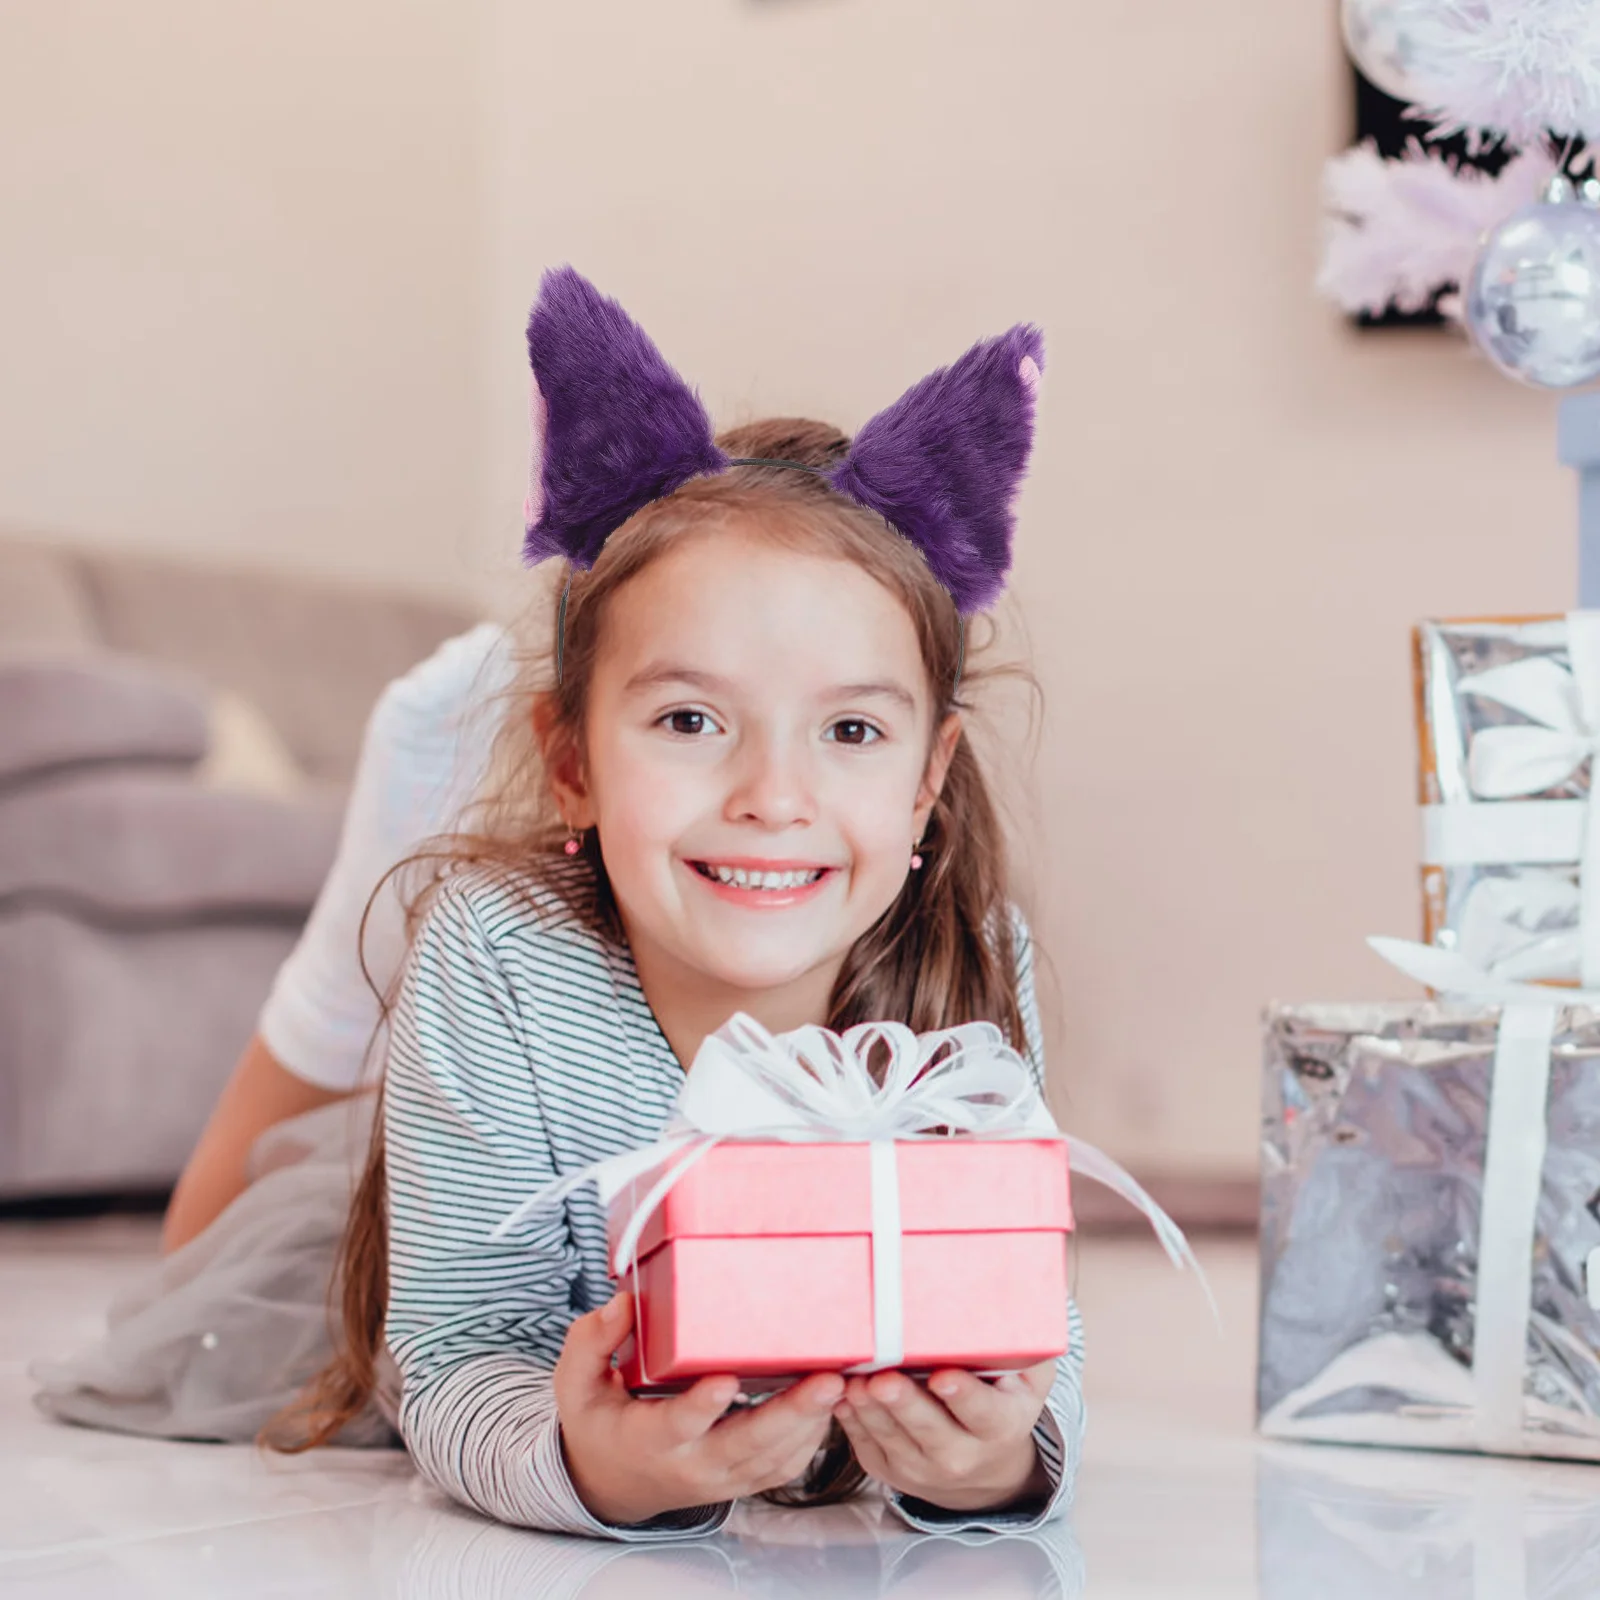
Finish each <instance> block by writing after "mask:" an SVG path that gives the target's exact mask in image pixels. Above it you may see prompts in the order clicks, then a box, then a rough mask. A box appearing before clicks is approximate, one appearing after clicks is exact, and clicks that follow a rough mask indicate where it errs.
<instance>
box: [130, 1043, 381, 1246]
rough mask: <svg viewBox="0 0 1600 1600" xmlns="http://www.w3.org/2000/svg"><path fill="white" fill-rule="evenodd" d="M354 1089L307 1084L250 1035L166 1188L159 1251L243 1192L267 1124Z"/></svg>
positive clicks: (184, 1239)
mask: <svg viewBox="0 0 1600 1600" xmlns="http://www.w3.org/2000/svg"><path fill="white" fill-rule="evenodd" d="M354 1093H355V1090H354V1089H324V1088H322V1087H321V1086H320V1085H318V1084H314V1083H308V1082H307V1081H306V1080H305V1079H304V1078H302V1077H300V1076H299V1075H298V1074H297V1073H293V1072H291V1071H290V1070H289V1069H288V1068H287V1067H286V1066H284V1064H283V1063H282V1062H281V1061H279V1060H278V1058H277V1057H276V1056H275V1055H274V1054H273V1053H272V1051H271V1050H270V1049H268V1048H267V1044H266V1041H265V1040H263V1039H262V1037H261V1036H260V1034H256V1035H255V1036H254V1037H252V1039H251V1040H250V1043H249V1044H247V1045H246V1046H245V1049H244V1054H243V1055H241V1056H240V1057H239V1062H238V1065H237V1066H235V1067H234V1069H233V1076H232V1077H230V1078H229V1079H228V1085H227V1087H226V1088H225V1089H224V1090H223V1091H222V1098H221V1099H220V1100H219V1101H218V1102H217V1107H216V1110H214V1111H213V1112H212V1113H211V1120H210V1121H209V1122H207V1124H206V1127H205V1132H204V1133H202V1134H201V1135H200V1142H199V1143H198V1144H197V1145H196V1146H195V1149H194V1154H193V1155H191V1156H190V1157H189V1160H188V1164H187V1165H186V1166H185V1167H184V1169H183V1176H182V1177H180V1178H179V1179H178V1184H177V1187H176V1188H175V1189H174V1190H173V1191H172V1199H171V1200H170V1201H169V1202H168V1205H167V1214H166V1218H165V1220H164V1221H163V1222H162V1224H161V1248H162V1250H163V1252H166V1253H170V1252H172V1251H174V1250H176V1249H178V1248H179V1246H180V1245H185V1244H187V1243H188V1242H189V1241H190V1240H191V1239H192V1238H194V1236H195V1235H196V1234H198V1233H200V1232H202V1231H203V1230H204V1229H205V1228H207V1227H209V1226H210V1225H211V1222H212V1221H213V1219H214V1218H216V1217H217V1216H219V1215H221V1213H222V1212H223V1211H224V1210H226V1208H227V1207H228V1206H229V1205H231V1204H232V1203H233V1201H234V1200H235V1199H236V1198H237V1197H238V1195H240V1194H241V1193H242V1192H243V1190H244V1188H245V1185H246V1184H247V1183H248V1182H249V1177H248V1163H249V1159H250V1149H251V1146H252V1145H254V1144H255V1142H256V1140H257V1139H258V1138H259V1137H260V1136H261V1135H262V1134H263V1133H265V1132H266V1130H267V1129H268V1128H270V1127H272V1126H273V1125H274V1124H276V1123H279V1122H283V1121H285V1120H287V1119H288V1118H289V1117H297V1116H299V1115H300V1114H301V1113H302V1112H305V1111H315V1110H316V1109H317V1108H318V1107H319V1106H325V1105H328V1104H330V1103H331V1102H332V1101H335V1100H344V1099H347V1098H348V1097H349V1096H350V1095H352V1094H354Z"/></svg>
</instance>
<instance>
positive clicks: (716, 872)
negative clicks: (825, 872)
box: [710, 867, 822, 889]
mask: <svg viewBox="0 0 1600 1600" xmlns="http://www.w3.org/2000/svg"><path fill="white" fill-rule="evenodd" d="M710 872H711V875H712V877H714V878H715V879H716V880H717V881H718V882H719V883H726V884H730V885H732V887H734V888H736V889H803V888H805V887H806V886H807V885H808V884H812V883H815V882H816V880H817V879H818V878H819V877H821V876H822V873H821V869H820V868H819V869H815V870H812V871H806V872H749V871H746V869H745V868H743V867H712V868H711V869H710Z"/></svg>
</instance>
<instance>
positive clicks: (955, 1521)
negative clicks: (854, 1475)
mask: <svg viewBox="0 0 1600 1600" xmlns="http://www.w3.org/2000/svg"><path fill="white" fill-rule="evenodd" d="M1011 924H1012V936H1013V938H1014V940H1015V948H1016V961H1017V1003H1018V1005H1019V1007H1020V1009H1021V1011H1022V1025H1023V1029H1024V1031H1025V1032H1026V1034H1027V1041H1026V1042H1027V1046H1028V1052H1027V1053H1028V1063H1029V1065H1030V1066H1031V1067H1032V1068H1033V1072H1034V1077H1035V1079H1036V1081H1037V1083H1038V1085H1039V1092H1040V1093H1041V1094H1042V1093H1043V1092H1044V1038H1043V1030H1042V1029H1041V1028H1040V1025H1039V1002H1038V997H1037V995H1036V993H1035V990H1034V981H1033V970H1034V960H1033V935H1032V933H1031V932H1030V931H1029V928H1028V924H1027V922H1026V921H1024V919H1023V917H1022V914H1021V913H1020V912H1018V911H1015V910H1013V912H1012V918H1011ZM1067 1328H1068V1340H1069V1343H1068V1348H1067V1353H1066V1354H1065V1355H1064V1356H1062V1357H1061V1358H1060V1360H1058V1361H1057V1362H1056V1378H1055V1382H1054V1383H1053V1384H1052V1385H1051V1387H1050V1393H1049V1396H1048V1397H1047V1398H1046V1400H1045V1407H1044V1411H1043V1412H1042V1413H1041V1414H1040V1417H1039V1420H1038V1422H1037V1423H1036V1424H1035V1425H1034V1429H1033V1442H1034V1445H1035V1447H1036V1448H1037V1450H1038V1452H1039V1460H1040V1462H1041V1463H1042V1464H1043V1466H1044V1469H1045V1474H1046V1476H1047V1477H1048V1478H1049V1480H1050V1485H1051V1487H1050V1493H1049V1495H1048V1496H1047V1497H1046V1498H1045V1500H1044V1502H1043V1504H1035V1505H1033V1506H1030V1507H1028V1508H1026V1509H1025V1510H1022V1511H1017V1512H993V1513H978V1514H973V1513H971V1512H953V1511H943V1510H941V1509H940V1508H939V1507H937V1506H933V1505H929V1504H928V1503H927V1502H926V1501H922V1500H913V1499H911V1498H910V1497H909V1496H903V1495H892V1496H891V1497H890V1504H891V1505H893V1506H894V1508H895V1510H896V1511H898V1512H899V1513H900V1515H901V1516H902V1517H904V1518H905V1520H906V1521H907V1522H909V1523H910V1524H911V1526H912V1527H914V1528H920V1529H923V1530H925V1531H927V1532H935V1533H937V1532H943V1533H948V1532H950V1531H952V1529H954V1528H961V1529H971V1530H974V1531H980V1530H987V1529H994V1530H997V1531H999V1530H1003V1531H1005V1532H1007V1533H1018V1532H1026V1531H1027V1530H1028V1529H1030V1528H1037V1527H1038V1526H1039V1525H1040V1524H1041V1523H1045V1522H1048V1521H1050V1520H1051V1519H1052V1518H1054V1517H1058V1516H1060V1515H1061V1514H1062V1513H1063V1512H1064V1511H1066V1509H1067V1508H1068V1507H1069V1506H1070V1505H1071V1504H1072V1495H1073V1490H1074V1488H1075V1486H1076V1481H1077V1476H1078V1460H1079V1457H1080V1456H1081V1454H1082V1452H1083V1431H1084V1424H1085V1417H1084V1406H1083V1318H1082V1316H1081V1315H1080V1313H1079V1311H1078V1308H1077V1306H1076V1305H1075V1304H1073V1303H1072V1302H1071V1301H1068V1303H1067Z"/></svg>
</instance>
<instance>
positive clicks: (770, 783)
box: [725, 738, 816, 828]
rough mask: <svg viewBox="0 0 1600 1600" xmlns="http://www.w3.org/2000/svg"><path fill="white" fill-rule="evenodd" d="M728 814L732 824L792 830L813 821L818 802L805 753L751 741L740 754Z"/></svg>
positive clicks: (761, 740) (776, 743) (777, 742)
mask: <svg viewBox="0 0 1600 1600" xmlns="http://www.w3.org/2000/svg"><path fill="white" fill-rule="evenodd" d="M725 814H726V816H727V818H728V820H729V821H730V822H754V823H757V824H758V825H759V826H761V827H763V828H792V827H795V826H797V825H800V824H804V823H808V822H810V821H812V820H813V819H814V818H815V816H816V799H815V796H814V794H813V792H812V785H811V778H810V773H809V770H808V767H807V763H806V760H805V756H804V753H803V752H801V751H798V750H795V749H794V748H792V747H791V746H790V745H788V744H787V743H786V742H784V741H782V740H778V739H771V738H758V739H751V740H749V741H748V742H746V744H745V746H744V748H743V749H742V750H741V751H740V753H739V756H738V759H737V761H736V764H735V769H734V782H733V786H732V788H731V789H730V790H729V792H728V800H727V805H726V808H725Z"/></svg>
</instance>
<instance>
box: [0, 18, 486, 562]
mask: <svg viewBox="0 0 1600 1600" xmlns="http://www.w3.org/2000/svg"><path fill="white" fill-rule="evenodd" d="M472 18H473V11H472V8H471V6H470V5H468V6H466V7H463V8H461V9H460V10H459V12H458V10H457V8H455V7H453V6H450V5H446V4H443V3H439V0H431V3H418V0H402V3H395V0H272V3H271V4H268V5H260V6H237V5H219V4H216V3H214V0H138V3H137V4H127V3H125V0H31V3H28V0H24V3H21V4H17V5H7V6H3V7H0V229H3V230H4V243H3V246H0V526H3V527H5V528H8V529H16V528H19V527H20V528H25V529H27V530H28V531H30V532H34V533H37V534H40V535H43V536H45V537H51V538H64V539H88V540H92V541H94V542H97V543H110V544H118V545H137V546H147V547H156V548H161V549H166V550H179V551H194V552H196V553H205V554H207V555H218V556H225V557H228V558H232V559H237V560H248V561H252V562H268V563H272V564H283V565H288V566H302V567H315V568H321V569H324V570H334V571H340V572H346V573H353V574H364V573H383V574H388V573H392V574H393V575H394V576H395V577H397V578H398V579H399V580H400V581H402V582H403V583H405V584H407V585H409V586H420V585H427V584H432V583H444V584H447V585H449V586H451V587H453V588H457V589H459V588H461V587H463V583H464V579H463V577H462V555H463V552H465V551H468V550H470V548H471V545H470V534H471V526H472V509H471V508H472V500H471V490H470V486H471V484H472V482H473V481H474V478H475V475H476V472H477V466H476V459H477V447H478V439H479V430H478V429H477V427H476V422H475V406H476V403H477V397H476V393H475V388H474V386H475V383H476V365H475V352H474V349H473V337H474V330H475V328H476V326H477V310H478V308H477V299H476V295H477V282H478V270H479V261H480V257H481V242H480V240H481V234H480V225H481V216H480V207H479V203H478V200H479V196H478V191H477V188H476V181H475V174H476V160H477V150H478V127H477V122H476V117H475V113H474V104H475V95H474V91H473V78H474V74H475V72H476V70H477V59H478V58H477V44H478V35H477V32H476V29H475V27H474V26H470V25H469V26H462V23H463V21H465V22H467V23H469V24H470V23H471V22H472Z"/></svg>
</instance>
